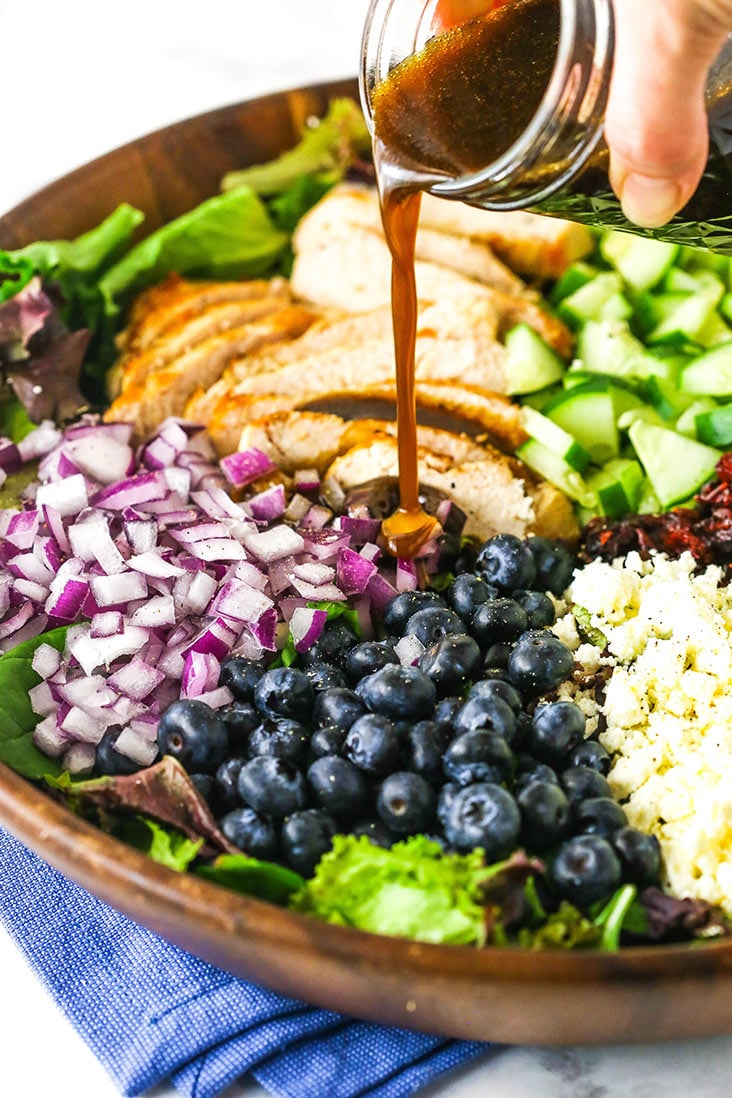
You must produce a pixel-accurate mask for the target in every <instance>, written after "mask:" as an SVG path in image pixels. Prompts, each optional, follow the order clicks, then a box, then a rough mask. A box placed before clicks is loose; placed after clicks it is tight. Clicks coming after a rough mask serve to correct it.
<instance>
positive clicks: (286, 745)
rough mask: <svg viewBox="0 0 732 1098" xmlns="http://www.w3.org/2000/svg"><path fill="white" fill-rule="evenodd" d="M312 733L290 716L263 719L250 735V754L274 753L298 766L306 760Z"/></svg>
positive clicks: (278, 757) (275, 755) (277, 757)
mask: <svg viewBox="0 0 732 1098" xmlns="http://www.w3.org/2000/svg"><path fill="white" fill-rule="evenodd" d="M309 742H310V734H309V732H308V730H307V729H306V728H305V726H304V725H302V724H300V722H299V721H293V720H290V719H289V718H288V717H270V718H269V719H266V720H263V721H262V723H261V724H260V725H258V727H257V728H255V729H254V731H253V732H252V734H251V736H250V737H249V755H250V757H254V756H256V755H272V756H273V757H274V758H276V759H287V760H288V762H291V763H294V764H295V765H296V766H297V765H299V764H300V763H303V762H305V759H306V757H307V753H308V745H309Z"/></svg>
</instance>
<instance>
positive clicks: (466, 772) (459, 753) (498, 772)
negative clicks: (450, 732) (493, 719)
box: [443, 728, 516, 785]
mask: <svg viewBox="0 0 732 1098" xmlns="http://www.w3.org/2000/svg"><path fill="white" fill-rule="evenodd" d="M515 761H516V760H515V759H514V756H513V752H512V751H511V748H510V747H509V746H508V744H507V743H506V741H505V739H504V738H503V736H500V735H499V734H498V733H497V732H488V731H486V730H484V729H482V728H479V729H476V730H475V731H473V732H465V733H463V735H462V736H458V738H457V739H456V740H453V741H452V743H451V744H450V746H449V747H448V749H447V751H446V752H445V758H444V762H443V766H444V770H445V774H446V776H447V778H448V779H449V780H450V781H453V782H457V784H458V785H470V784H471V783H472V782H494V783H495V784H496V785H500V784H501V782H506V781H508V779H509V778H510V777H511V775H512V774H513V769H514V765H515Z"/></svg>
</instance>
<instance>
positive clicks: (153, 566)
mask: <svg viewBox="0 0 732 1098" xmlns="http://www.w3.org/2000/svg"><path fill="white" fill-rule="evenodd" d="M127 566H128V568H131V569H132V570H133V571H135V572H140V573H141V574H142V575H143V576H151V577H154V578H155V579H173V578H174V577H175V576H182V575H183V569H182V568H180V567H179V566H178V565H177V564H171V563H170V561H167V560H164V559H163V557H162V556H161V555H160V552H158V551H156V550H154V549H151V550H150V551H149V552H147V553H139V554H137V555H136V556H134V557H130V559H129V560H128V561H127ZM135 597H139V596H135Z"/></svg>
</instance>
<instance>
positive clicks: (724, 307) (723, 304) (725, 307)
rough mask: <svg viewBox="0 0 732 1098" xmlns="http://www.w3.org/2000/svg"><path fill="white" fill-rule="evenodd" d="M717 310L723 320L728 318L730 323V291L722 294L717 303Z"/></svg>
mask: <svg viewBox="0 0 732 1098" xmlns="http://www.w3.org/2000/svg"><path fill="white" fill-rule="evenodd" d="M719 311H720V313H721V314H722V316H723V317H724V319H725V320H728V321H729V322H730V324H732V293H727V294H725V295H724V297H723V298H722V300H721V301H720V303H719Z"/></svg>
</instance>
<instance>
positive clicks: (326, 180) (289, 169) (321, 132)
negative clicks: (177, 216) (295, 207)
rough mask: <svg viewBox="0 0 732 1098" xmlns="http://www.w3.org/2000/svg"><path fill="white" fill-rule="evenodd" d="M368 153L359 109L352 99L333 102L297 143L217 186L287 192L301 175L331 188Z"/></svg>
mask: <svg viewBox="0 0 732 1098" xmlns="http://www.w3.org/2000/svg"><path fill="white" fill-rule="evenodd" d="M370 150H371V137H370V135H369V131H368V129H367V128H366V123H365V122H364V119H363V115H362V113H361V110H360V108H359V107H358V106H357V104H356V103H354V101H353V100H352V99H334V100H333V101H332V102H331V104H330V106H329V107H328V112H327V114H326V115H325V117H324V118H322V119H321V120H320V122H318V123H317V124H316V125H314V126H312V127H311V126H308V127H306V128H305V129H304V130H303V131H302V137H301V139H300V141H299V143H298V144H297V145H296V146H295V147H294V148H293V149H289V150H288V151H287V152H285V153H283V154H282V155H281V156H278V157H277V159H276V160H272V161H270V162H269V163H268V164H256V165H254V166H253V167H251V168H244V169H242V170H241V171H235V172H229V173H228V174H227V175H225V176H224V178H223V181H222V184H221V187H222V190H224V191H232V190H235V189H236V188H238V187H241V186H247V187H251V188H252V190H254V191H256V192H257V194H262V195H274V194H281V193H282V192H283V191H286V190H288V188H289V187H291V186H292V185H293V184H296V183H297V181H298V180H299V179H300V178H301V177H302V176H309V177H311V178H312V177H315V179H316V181H317V182H320V183H323V184H326V185H327V186H333V184H335V183H337V182H339V181H340V180H341V179H342V178H343V176H344V175H345V174H346V172H347V171H348V169H349V168H350V166H351V164H352V163H353V161H354V160H356V159H357V158H358V157H360V156H366V155H367V154H368V153H369V152H370Z"/></svg>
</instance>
